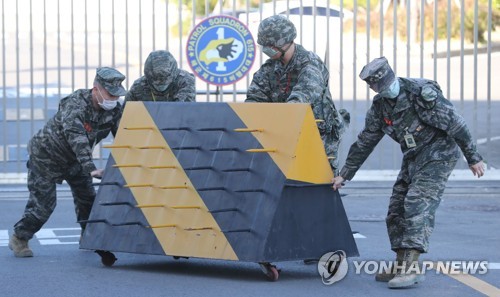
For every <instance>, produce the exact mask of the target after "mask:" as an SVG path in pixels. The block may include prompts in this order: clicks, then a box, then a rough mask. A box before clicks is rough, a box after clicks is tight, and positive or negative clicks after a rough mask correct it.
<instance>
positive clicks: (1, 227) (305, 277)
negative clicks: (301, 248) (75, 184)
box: [0, 180, 500, 297]
mask: <svg viewBox="0 0 500 297" xmlns="http://www.w3.org/2000/svg"><path fill="white" fill-rule="evenodd" d="M391 184H392V182H351V183H349V184H348V185H347V186H346V187H344V188H343V191H342V193H343V194H347V196H345V197H344V198H343V202H344V205H345V209H346V212H347V215H348V217H349V219H350V223H351V227H352V229H353V230H354V231H357V232H359V235H357V238H356V243H357V245H358V248H359V251H360V254H361V256H360V257H358V258H350V259H348V262H349V273H348V275H347V276H346V277H345V278H344V279H342V280H341V281H339V282H337V283H334V284H333V285H324V284H323V283H322V281H321V277H320V276H319V274H318V272H317V266H316V265H314V264H313V265H304V264H303V263H302V262H300V261H292V262H280V263H275V264H277V265H278V267H279V268H281V269H282V272H281V274H280V278H279V280H278V281H277V282H269V281H267V280H266V278H265V276H264V274H263V273H262V272H261V271H260V269H259V267H258V265H257V264H255V263H246V262H231V261H221V260H207V259H193V258H192V259H188V260H186V259H180V260H174V259H173V258H171V257H165V256H151V255H141V254H128V253H116V256H117V258H118V261H117V262H116V263H115V265H114V266H112V267H104V266H103V265H102V264H101V263H100V258H99V257H98V256H97V255H96V254H95V253H93V252H91V251H86V250H79V249H78V238H79V232H80V231H79V228H78V225H77V224H76V223H75V215H74V207H73V201H72V199H71V195H70V192H69V191H68V188H67V187H65V186H61V187H60V188H59V189H58V195H59V196H58V197H59V198H58V206H57V208H56V211H55V212H54V214H53V215H52V217H51V218H50V220H49V221H48V222H47V224H46V225H45V226H44V228H43V229H42V230H41V231H40V232H38V233H37V235H36V236H35V238H33V240H32V241H31V242H30V244H31V247H32V248H33V250H34V253H35V257H33V258H27V259H19V258H15V257H14V256H13V255H12V252H11V251H10V250H9V248H8V247H7V242H8V241H7V238H8V235H10V234H11V232H12V231H11V230H12V225H13V224H14V223H15V222H16V221H17V220H18V219H19V218H20V215H21V212H22V210H23V208H24V205H25V203H26V199H27V191H26V189H25V186H24V185H20V186H13V185H10V186H8V185H3V186H1V187H0V262H1V265H0V275H1V276H2V277H0V296H5V297H14V296H16V297H17V296H37V297H49V296H50V297H58V296H64V297H68V296H86V297H93V296H107V297H113V296H130V297H132V296H141V297H142V296H201V295H202V296H284V295H285V296H333V295H346V296H401V295H404V296H483V295H490V296H500V289H499V288H500V270H499V269H500V254H499V253H498V246H500V234H499V233H498V226H499V224H500V216H499V213H500V185H499V184H498V182H495V181H481V180H478V181H467V182H459V181H450V182H449V183H448V187H447V189H446V191H445V195H444V198H443V201H442V204H441V206H440V208H439V209H438V212H437V221H436V227H435V232H434V234H433V235H432V238H431V247H430V252H429V253H428V254H425V255H423V257H422V259H423V260H432V261H451V260H460V261H470V260H477V261H488V262H489V264H490V269H489V271H488V272H487V273H486V274H482V275H479V274H474V275H465V276H457V275H451V276H450V275H444V274H437V273H436V271H435V270H430V271H428V272H427V275H426V278H427V279H426V281H425V282H423V283H422V284H420V285H418V286H417V287H415V288H412V289H407V290H396V291H394V290H390V289H388V288H387V287H386V285H385V284H383V283H378V282H375V281H374V279H373V278H374V276H373V275H370V274H368V273H366V272H365V271H363V270H362V273H361V274H356V273H355V267H354V262H353V261H363V260H366V261H370V260H392V257H393V253H392V252H391V251H390V248H389V242H388V239H387V234H386V230H385V223H384V216H385V213H386V212H387V209H386V208H387V204H388V196H389V195H390V193H391Z"/></svg>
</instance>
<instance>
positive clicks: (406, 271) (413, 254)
mask: <svg viewBox="0 0 500 297" xmlns="http://www.w3.org/2000/svg"><path fill="white" fill-rule="evenodd" d="M419 256H420V252H419V251H417V250H414V249H404V250H403V263H402V264H403V265H402V267H401V269H400V270H398V271H397V272H396V276H394V278H393V279H391V280H390V281H389V283H388V285H389V288H391V289H398V288H407V287H410V286H412V285H415V284H418V283H419V282H422V281H424V280H425V276H424V275H423V274H421V272H422V271H421V269H419V266H418V265H419V264H418V257H419Z"/></svg>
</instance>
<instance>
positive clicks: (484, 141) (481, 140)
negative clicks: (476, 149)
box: [477, 136, 500, 144]
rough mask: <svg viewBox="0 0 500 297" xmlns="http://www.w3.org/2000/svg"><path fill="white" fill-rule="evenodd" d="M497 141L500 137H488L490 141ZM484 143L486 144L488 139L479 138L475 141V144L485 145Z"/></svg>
mask: <svg viewBox="0 0 500 297" xmlns="http://www.w3.org/2000/svg"><path fill="white" fill-rule="evenodd" d="M497 140H500V136H494V137H490V141H497ZM486 142H488V138H480V139H478V140H477V144H485V143H486Z"/></svg>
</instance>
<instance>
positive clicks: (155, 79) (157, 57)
mask: <svg viewBox="0 0 500 297" xmlns="http://www.w3.org/2000/svg"><path fill="white" fill-rule="evenodd" d="M178 74H179V68H178V67H177V61H176V60H175V58H174V56H172V54H171V53H170V52H168V51H165V50H158V51H153V52H151V53H150V54H149V56H148V58H147V59H146V62H145V63H144V75H145V76H146V80H147V82H148V84H149V85H150V86H152V87H153V88H154V89H155V90H156V91H158V92H164V91H165V90H167V89H168V87H169V86H170V84H171V83H172V82H173V81H174V79H175V78H176V77H177V75H178Z"/></svg>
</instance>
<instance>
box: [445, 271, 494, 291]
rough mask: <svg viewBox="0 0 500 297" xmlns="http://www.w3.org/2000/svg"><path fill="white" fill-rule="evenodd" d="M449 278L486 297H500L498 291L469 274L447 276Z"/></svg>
mask: <svg viewBox="0 0 500 297" xmlns="http://www.w3.org/2000/svg"><path fill="white" fill-rule="evenodd" d="M447 275H448V276H449V277H451V278H453V279H455V280H457V281H459V282H461V283H462V284H464V285H466V286H469V287H471V288H473V289H474V290H476V291H478V292H480V293H483V294H485V295H486V296H500V289H498V288H497V287H495V286H493V285H490V284H489V283H487V282H485V281H483V280H480V279H478V278H477V277H474V276H472V275H470V274H447Z"/></svg>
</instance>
